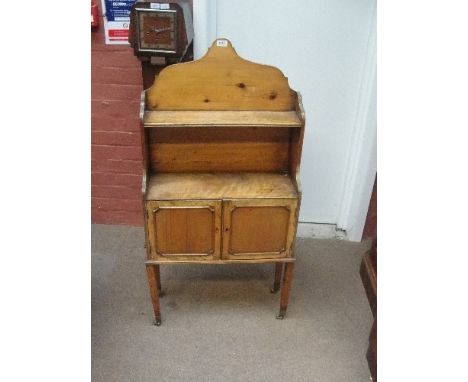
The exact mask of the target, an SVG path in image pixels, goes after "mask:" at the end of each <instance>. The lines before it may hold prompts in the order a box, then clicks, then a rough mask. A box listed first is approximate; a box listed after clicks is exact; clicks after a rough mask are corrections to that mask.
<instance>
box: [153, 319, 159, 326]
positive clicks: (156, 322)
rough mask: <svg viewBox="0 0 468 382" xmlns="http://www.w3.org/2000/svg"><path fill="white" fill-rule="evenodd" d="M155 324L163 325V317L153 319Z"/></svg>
mask: <svg viewBox="0 0 468 382" xmlns="http://www.w3.org/2000/svg"><path fill="white" fill-rule="evenodd" d="M153 324H154V325H156V326H161V319H160V318H156V319H155V320H154V321H153Z"/></svg>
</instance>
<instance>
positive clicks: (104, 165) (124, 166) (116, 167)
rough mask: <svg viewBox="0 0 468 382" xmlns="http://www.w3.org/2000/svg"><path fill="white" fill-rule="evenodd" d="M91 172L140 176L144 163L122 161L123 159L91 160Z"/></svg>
mask: <svg viewBox="0 0 468 382" xmlns="http://www.w3.org/2000/svg"><path fill="white" fill-rule="evenodd" d="M91 170H92V171H101V172H111V173H120V174H139V175H141V174H142V173H143V163H142V161H141V160H137V161H133V160H121V159H107V160H103V159H100V160H95V159H94V158H92V160H91Z"/></svg>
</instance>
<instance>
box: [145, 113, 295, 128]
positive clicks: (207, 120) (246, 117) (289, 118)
mask: <svg viewBox="0 0 468 382" xmlns="http://www.w3.org/2000/svg"><path fill="white" fill-rule="evenodd" d="M144 124H145V127H181V126H204V127H206V126H228V127H229V126H249V127H252V126H280V127H297V128H300V127H301V126H302V122H301V121H300V119H299V117H298V116H297V113H296V112H295V111H219V110H217V111H200V110H198V111H145V115H144Z"/></svg>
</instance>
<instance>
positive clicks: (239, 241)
mask: <svg viewBox="0 0 468 382" xmlns="http://www.w3.org/2000/svg"><path fill="white" fill-rule="evenodd" d="M223 208H224V212H223V258H225V259H252V258H278V257H289V256H291V244H292V242H293V240H294V235H295V227H296V208H297V200H296V199H247V200H244V199H242V200H229V201H226V202H224V205H223Z"/></svg>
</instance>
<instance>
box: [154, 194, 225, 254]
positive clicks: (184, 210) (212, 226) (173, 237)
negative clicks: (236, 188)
mask: <svg viewBox="0 0 468 382" xmlns="http://www.w3.org/2000/svg"><path fill="white" fill-rule="evenodd" d="M146 212H147V229H148V241H149V243H148V244H149V246H150V248H149V251H148V253H149V256H150V258H151V259H152V260H214V259H219V258H220V252H221V201H219V200H196V201H192V200H178V201H148V202H147V203H146Z"/></svg>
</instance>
